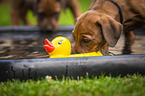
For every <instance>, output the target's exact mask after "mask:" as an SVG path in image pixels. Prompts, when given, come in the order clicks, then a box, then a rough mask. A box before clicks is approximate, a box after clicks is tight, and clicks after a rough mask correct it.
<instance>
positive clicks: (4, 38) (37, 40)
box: [0, 32, 72, 59]
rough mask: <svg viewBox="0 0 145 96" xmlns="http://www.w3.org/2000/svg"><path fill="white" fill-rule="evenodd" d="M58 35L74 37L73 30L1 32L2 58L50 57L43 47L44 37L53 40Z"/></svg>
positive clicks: (0, 49) (0, 51)
mask: <svg viewBox="0 0 145 96" xmlns="http://www.w3.org/2000/svg"><path fill="white" fill-rule="evenodd" d="M57 36H65V37H67V38H68V39H69V40H71V39H72V35H71V32H59V33H48V34H42V33H39V32H31V33H27V32H26V33H24V32H22V33H16V32H15V33H0V59H24V58H25V59H26V58H45V57H46V58H48V57H49V55H48V54H47V53H46V51H45V50H44V48H43V45H44V39H46V38H48V39H49V40H52V39H53V38H55V37H57Z"/></svg>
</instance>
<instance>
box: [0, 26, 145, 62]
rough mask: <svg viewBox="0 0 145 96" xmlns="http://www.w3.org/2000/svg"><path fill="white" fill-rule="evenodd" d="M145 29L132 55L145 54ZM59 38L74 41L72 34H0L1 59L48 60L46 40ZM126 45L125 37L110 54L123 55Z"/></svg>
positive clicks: (138, 31)
mask: <svg viewBox="0 0 145 96" xmlns="http://www.w3.org/2000/svg"><path fill="white" fill-rule="evenodd" d="M142 32H143V33H145V28H144V29H142V30H136V31H135V33H139V34H137V35H136V37H137V40H136V41H135V44H134V45H133V47H132V49H133V53H132V54H145V34H142ZM57 36H64V37H66V38H68V39H69V40H70V41H72V39H73V38H72V32H71V31H70V32H51V33H47V34H44V33H41V32H0V59H24V58H25V59H27V58H48V56H49V55H48V54H47V53H46V51H45V50H44V48H43V45H44V39H46V38H48V39H49V40H52V39H53V38H55V37H57ZM123 45H124V36H123V35H122V36H121V38H120V40H119V42H118V43H117V45H116V46H115V47H114V48H111V47H110V52H112V53H114V54H121V50H122V48H123Z"/></svg>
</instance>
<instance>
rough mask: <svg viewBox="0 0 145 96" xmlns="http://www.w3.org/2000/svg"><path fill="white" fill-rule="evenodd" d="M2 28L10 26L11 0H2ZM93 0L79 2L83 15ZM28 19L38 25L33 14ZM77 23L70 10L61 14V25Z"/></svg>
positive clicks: (0, 22) (0, 7)
mask: <svg viewBox="0 0 145 96" xmlns="http://www.w3.org/2000/svg"><path fill="white" fill-rule="evenodd" d="M0 1H1V2H0V26H10V25H11V20H10V8H11V0H0ZM90 3H91V0H79V4H80V7H81V10H82V13H84V12H85V11H87V10H88V8H89V5H90ZM27 16H28V19H29V20H30V22H31V23H32V25H36V19H35V17H34V16H33V14H32V12H31V11H29V12H28V15H27ZM74 23H75V21H74V19H73V15H72V13H71V11H70V10H69V9H67V10H66V12H65V13H64V12H62V13H61V17H60V20H59V25H73V24H74Z"/></svg>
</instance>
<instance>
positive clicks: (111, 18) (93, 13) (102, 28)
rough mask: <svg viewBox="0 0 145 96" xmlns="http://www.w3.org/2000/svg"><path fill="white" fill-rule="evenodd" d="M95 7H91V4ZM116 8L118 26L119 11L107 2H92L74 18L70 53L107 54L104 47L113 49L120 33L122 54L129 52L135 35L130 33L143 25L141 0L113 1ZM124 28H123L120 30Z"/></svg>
mask: <svg viewBox="0 0 145 96" xmlns="http://www.w3.org/2000/svg"><path fill="white" fill-rule="evenodd" d="M94 1H96V2H95V4H94V5H93V2H94ZM114 1H115V2H117V4H118V5H119V6H120V8H121V10H122V14H123V17H124V20H123V25H122V24H121V23H120V22H121V20H120V18H121V14H120V13H119V8H118V7H117V5H115V4H114V3H113V2H111V1H109V0H93V1H92V4H91V6H90V9H91V10H89V11H87V12H85V13H84V14H82V15H81V16H80V17H78V18H77V22H76V26H75V29H74V32H73V36H74V39H75V43H74V48H73V53H84V52H92V51H98V50H101V49H102V50H106V51H108V45H109V46H111V47H114V46H115V45H116V43H117V41H118V39H119V37H120V35H121V32H122V31H124V34H125V47H124V50H123V53H124V54H129V53H131V45H132V44H133V42H134V39H135V36H134V34H133V33H132V30H134V29H136V28H139V27H141V26H143V25H145V5H144V4H145V1H144V0H114ZM123 27H124V28H123Z"/></svg>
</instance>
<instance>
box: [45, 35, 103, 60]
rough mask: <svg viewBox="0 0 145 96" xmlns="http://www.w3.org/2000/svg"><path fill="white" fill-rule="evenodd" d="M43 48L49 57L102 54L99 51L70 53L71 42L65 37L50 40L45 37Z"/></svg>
mask: <svg viewBox="0 0 145 96" xmlns="http://www.w3.org/2000/svg"><path fill="white" fill-rule="evenodd" d="M45 44H46V45H44V48H45V50H46V52H48V54H49V55H50V58H69V57H92V56H103V55H102V53H101V52H100V51H98V52H90V53H81V54H71V43H70V41H69V40H68V39H67V38H65V37H61V36H59V37H56V38H54V39H53V40H52V41H51V42H50V41H49V40H48V39H45Z"/></svg>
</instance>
